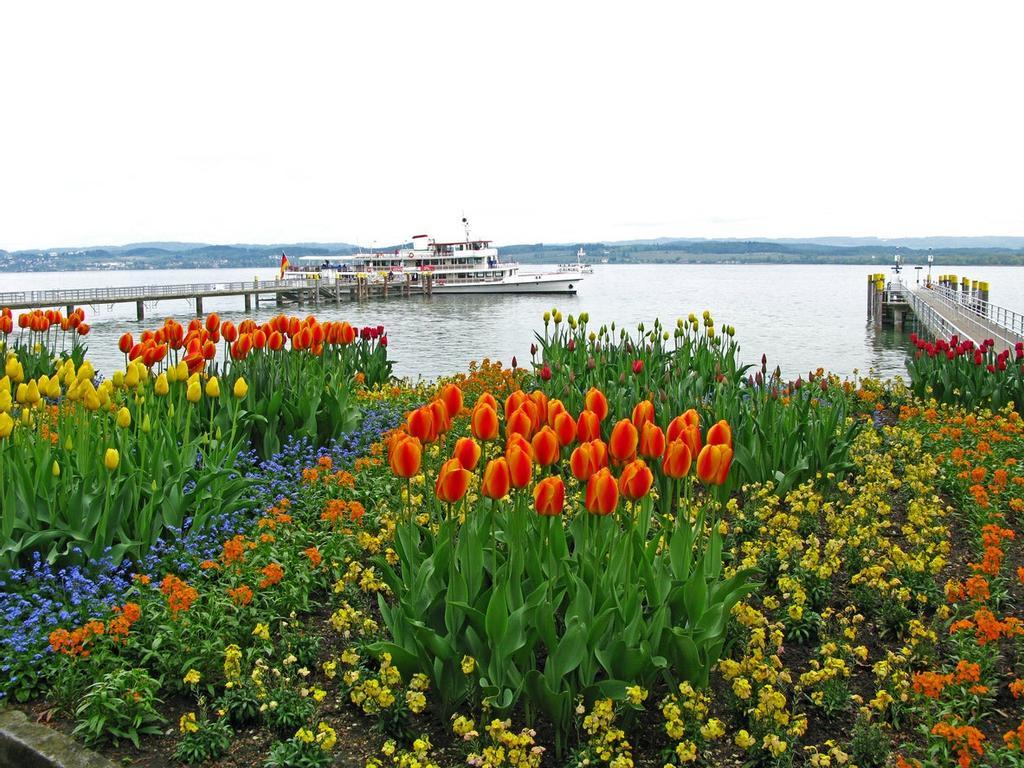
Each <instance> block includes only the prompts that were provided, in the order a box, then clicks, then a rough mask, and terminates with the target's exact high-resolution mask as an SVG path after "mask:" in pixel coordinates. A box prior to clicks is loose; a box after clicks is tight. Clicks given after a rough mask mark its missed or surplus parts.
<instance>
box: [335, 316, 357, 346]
mask: <svg viewBox="0 0 1024 768" xmlns="http://www.w3.org/2000/svg"><path fill="white" fill-rule="evenodd" d="M338 334H339V339H338V340H339V341H340V342H341V343H342V344H343V345H344V346H348V345H349V344H351V343H352V342H353V341H355V340H356V329H355V328H353V327H352V326H351V325H349V324H348V323H347V322H346V321H345V320H342V321H341V326H339V330H338Z"/></svg>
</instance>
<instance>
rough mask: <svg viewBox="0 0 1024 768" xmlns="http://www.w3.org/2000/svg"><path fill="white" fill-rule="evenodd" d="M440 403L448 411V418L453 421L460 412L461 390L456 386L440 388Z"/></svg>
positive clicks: (446, 385)
mask: <svg viewBox="0 0 1024 768" xmlns="http://www.w3.org/2000/svg"><path fill="white" fill-rule="evenodd" d="M441 401H442V402H443V403H444V407H445V408H447V409H448V418H451V419H454V418H455V417H456V416H458V415H459V413H460V412H461V411H462V390H461V389H459V386H458V385H457V384H445V385H444V387H442V388H441Z"/></svg>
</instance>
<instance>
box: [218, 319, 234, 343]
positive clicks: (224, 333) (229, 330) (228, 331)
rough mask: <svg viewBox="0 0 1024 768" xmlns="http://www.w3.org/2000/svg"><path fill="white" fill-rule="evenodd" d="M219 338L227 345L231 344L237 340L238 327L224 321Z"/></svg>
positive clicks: (228, 321)
mask: <svg viewBox="0 0 1024 768" xmlns="http://www.w3.org/2000/svg"><path fill="white" fill-rule="evenodd" d="M220 337H221V338H222V339H224V341H226V342H227V343H228V344H230V343H232V342H233V341H234V340H235V339H237V338H238V326H236V325H235V324H234V323H232V322H231V321H230V320H225V321H224V323H223V324H222V325H221V327H220Z"/></svg>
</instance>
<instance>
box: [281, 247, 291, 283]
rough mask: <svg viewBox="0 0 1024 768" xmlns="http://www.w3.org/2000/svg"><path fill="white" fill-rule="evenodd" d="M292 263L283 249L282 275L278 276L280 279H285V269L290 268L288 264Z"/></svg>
mask: <svg viewBox="0 0 1024 768" xmlns="http://www.w3.org/2000/svg"><path fill="white" fill-rule="evenodd" d="M290 264H291V262H290V261H288V257H287V256H285V255H284V251H282V252H281V276H280V277H279V278H278V280H284V273H285V270H286V269H288V266H289V265H290Z"/></svg>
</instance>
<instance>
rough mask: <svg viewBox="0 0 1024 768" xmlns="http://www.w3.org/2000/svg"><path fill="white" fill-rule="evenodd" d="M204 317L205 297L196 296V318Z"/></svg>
mask: <svg viewBox="0 0 1024 768" xmlns="http://www.w3.org/2000/svg"><path fill="white" fill-rule="evenodd" d="M202 316H203V297H202V296H196V317H202Z"/></svg>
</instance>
